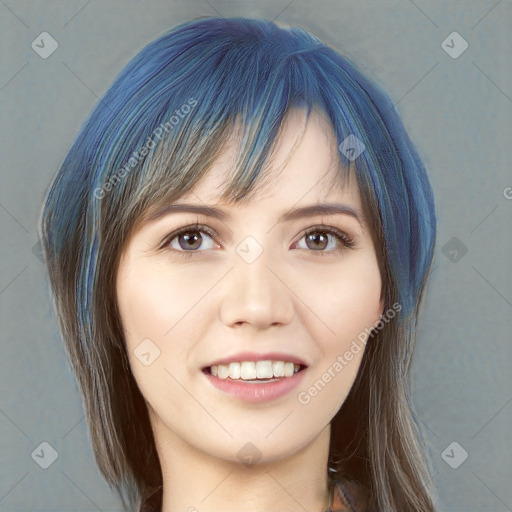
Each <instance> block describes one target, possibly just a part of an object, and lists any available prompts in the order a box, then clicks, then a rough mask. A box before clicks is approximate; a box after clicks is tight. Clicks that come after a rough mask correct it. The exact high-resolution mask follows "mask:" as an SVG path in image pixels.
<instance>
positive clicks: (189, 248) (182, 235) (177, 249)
mask: <svg viewBox="0 0 512 512" xmlns="http://www.w3.org/2000/svg"><path fill="white" fill-rule="evenodd" d="M214 236H215V235H214V233H213V232H211V231H210V230H209V229H208V228H207V227H206V226H202V225H200V224H195V225H193V226H186V227H184V228H181V229H179V230H177V231H175V232H174V233H171V234H170V235H169V236H168V237H166V239H165V240H164V242H163V243H162V245H161V248H162V249H165V250H168V251H171V252H173V253H176V254H179V255H180V256H193V255H194V253H200V252H203V250H207V249H213V248H214V247H215V243H214V241H213V238H214Z"/></svg>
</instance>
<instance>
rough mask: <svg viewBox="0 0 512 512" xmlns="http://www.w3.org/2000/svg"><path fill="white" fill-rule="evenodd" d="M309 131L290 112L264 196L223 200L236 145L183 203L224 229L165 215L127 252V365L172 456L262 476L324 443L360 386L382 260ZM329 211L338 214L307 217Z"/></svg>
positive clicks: (329, 151) (319, 122)
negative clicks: (249, 468)
mask: <svg viewBox="0 0 512 512" xmlns="http://www.w3.org/2000/svg"><path fill="white" fill-rule="evenodd" d="M304 123H305V116H304V114H303V113H302V111H298V110H295V111H291V112H290V114H289V116H288V118H287V120H286V122H285V124H284V126H283V131H282V135H281V136H280V138H279V140H278V145H277V147H276V149H275V152H274V154H273V158H272V159H271V160H272V163H271V164H270V165H271V168H270V171H274V172H270V173H269V176H270V179H271V180H272V182H271V186H270V187H268V188H267V190H266V191H265V194H261V195H259V196H258V197H257V198H255V199H254V200H251V202H248V203H247V204H244V205H243V206H240V205H232V204H224V203H221V202H220V201H219V197H220V193H219V190H220V186H221V185H222V184H223V183H224V181H225V179H226V176H227V173H228V172H229V170H230V167H231V165H232V164H233V159H234V145H229V146H228V147H226V149H225V151H224V153H223V154H222V156H221V157H220V158H219V159H218V161H217V162H216V164H215V165H214V167H213V168H212V169H211V171H210V172H209V173H208V174H207V175H206V176H205V178H204V179H203V181H202V182H201V183H200V184H199V185H197V186H196V188H195V189H194V190H193V192H191V193H190V194H188V195H186V196H183V197H182V198H181V199H180V200H179V201H177V202H175V203H173V205H176V204H178V203H179V204H180V205H198V206H200V207H204V206H208V207H211V208H215V209H216V210H218V211H219V212H222V214H219V215H217V216H211V215H208V214H207V213H197V212H194V213H191V212H187V211H184V210H183V209H182V210H180V209H178V208H176V207H175V208H174V209H172V208H168V209H164V210H158V211H155V212H154V217H153V219H152V220H149V221H147V222H145V223H143V224H142V225H141V226H140V227H138V228H137V231H136V232H135V233H133V235H132V236H131V238H130V241H129V243H128V244H127V246H126V248H125V250H124V252H123V255H122V258H121V261H120V266H119V269H118V273H117V299H118V305H119V310H120V314H121V320H122V323H123V328H124V333H125V339H126V348H127V351H128V355H129V360H130V365H131V368H132V371H133V374H134V376H135V379H136V381H137V383H138V386H139V388H140V390H141V392H142V394H143V396H144V397H145V400H146V403H147V405H148V410H149V413H150V418H151V422H152V426H153V429H154V431H155V433H156V436H157V438H158V439H165V442H166V443H167V444H168V445H169V446H171V447H172V446H178V445H183V444H186V445H187V446H189V447H192V448H193V449H199V450H201V451H202V452H203V453H207V454H209V455H211V456H214V457H220V458H222V459H225V460H230V461H234V462H237V461H240V460H242V458H241V457H243V455H244V451H243V449H244V448H243V447H245V449H246V450H249V451H250V450H254V451H255V453H256V451H257V454H258V457H261V461H272V460H276V459H280V458H283V457H286V456H288V455H292V454H294V453H295V452H297V451H299V450H300V449H301V448H304V447H305V446H307V445H308V444H310V443H312V442H313V441H314V440H315V439H317V438H319V436H320V435H321V434H325V432H326V431H328V429H329V424H330V421H331V419H332V418H333V416H334V415H335V414H336V412H337V411H338V409H339V408H340V407H341V405H342V404H343V402H344V400H345V398H346V396H347V394H348V392H349V390H350V388H351V386H352V384H353V382H354V379H355V377H356V374H357V371H358V368H359V365H360V362H361V359H362V356H363V352H364V341H365V340H366V337H367V334H365V333H367V332H368V331H369V329H370V328H371V327H372V326H373V325H374V324H375V323H376V322H377V321H378V319H379V317H380V314H381V313H382V303H381V300H380V296H381V277H380V274H379V267H378V261H377V257H376V251H375V248H374V245H373V242H372V238H371V234H370V232H369V228H368V226H367V224H366V222H365V219H364V217H363V212H362V203H361V198H360V195H359V190H358V187H357V183H356V180H355V179H354V177H353V176H352V177H351V178H350V179H349V180H348V181H347V182H346V183H345V184H344V185H343V186H342V185H340V184H338V185H337V186H332V178H333V173H336V172H340V171H339V169H338V167H337V166H338V163H337V153H336V151H337V148H336V140H335V138H334V134H333V132H332V129H331V128H330V126H329V124H328V123H327V121H326V120H325V119H324V117H323V116H322V115H320V114H319V113H316V112H313V113H312V114H311V116H310V118H309V120H308V122H307V124H306V126H305V131H304V132H302V129H303V127H304ZM300 136H302V138H300ZM295 143H297V145H295V146H294V144H295ZM233 144H234V142H233ZM319 204H331V205H337V206H339V209H338V210H337V211H336V213H334V214H327V213H325V212H323V213H322V212H321V213H318V212H316V213H314V212H313V214H311V212H312V210H309V212H310V214H309V215H308V214H307V212H308V211H307V210H305V211H303V212H302V213H301V212H300V209H302V208H304V207H312V206H318V205H319ZM168 206H172V205H168ZM197 224H198V225H197ZM182 228H186V229H184V230H183V229H182ZM180 230H181V231H180ZM178 231H180V233H178ZM297 370H298V371H297ZM247 443H252V445H247ZM248 446H250V448H247V447H248ZM241 449H242V451H241V452H240V450H241ZM249 455H251V454H250V453H249Z"/></svg>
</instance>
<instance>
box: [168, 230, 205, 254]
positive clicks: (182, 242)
mask: <svg viewBox="0 0 512 512" xmlns="http://www.w3.org/2000/svg"><path fill="white" fill-rule="evenodd" d="M174 238H175V239H177V240H178V244H179V246H180V247H181V248H182V249H183V250H184V251H189V250H194V249H199V247H200V246H201V244H202V242H203V237H202V236H201V234H200V231H186V232H184V233H180V234H179V235H176V236H175V237H174Z"/></svg>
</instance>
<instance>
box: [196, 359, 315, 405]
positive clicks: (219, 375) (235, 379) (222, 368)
mask: <svg viewBox="0 0 512 512" xmlns="http://www.w3.org/2000/svg"><path fill="white" fill-rule="evenodd" d="M240 356H241V355H239V356H238V357H236V356H235V357H236V359H239V360H236V359H235V358H230V359H229V360H227V359H224V360H221V361H216V362H215V363H214V364H212V365H210V366H205V367H204V368H202V372H203V374H204V375H205V377H206V378H207V380H208V381H209V383H210V384H211V385H212V386H213V387H214V388H216V389H217V390H219V391H221V392H222V393H223V394H225V395H228V396H230V397H231V398H234V399H236V400H241V401H244V402H253V403H263V402H272V401H274V400H277V399H278V398H281V397H284V396H286V395H288V394H290V393H291V392H292V390H294V389H295V388H296V387H297V386H298V385H299V384H300V382H301V381H302V380H303V378H304V375H305V374H306V370H307V368H308V367H307V365H306V364H304V362H303V361H301V360H299V359H296V358H293V357H292V356H286V355H284V354H272V355H271V354H267V355H266V356H263V357H264V359H260V357H262V356H255V355H250V354H245V357H240ZM248 359H252V360H248ZM290 359H294V360H293V361H290Z"/></svg>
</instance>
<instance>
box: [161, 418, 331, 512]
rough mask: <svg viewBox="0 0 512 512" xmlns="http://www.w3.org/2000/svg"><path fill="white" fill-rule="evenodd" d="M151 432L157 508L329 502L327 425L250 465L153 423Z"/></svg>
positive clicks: (320, 505) (203, 511)
mask: <svg viewBox="0 0 512 512" xmlns="http://www.w3.org/2000/svg"><path fill="white" fill-rule="evenodd" d="M160 427H161V425H160ZM154 433H155V441H156V445H157V450H158V454H159V458H160V465H161V468H162V476H163V505H162V512H178V511H187V512H214V511H219V510H226V511H230V510H236V511H238V512H241V511H243V512H261V511H262V510H265V512H296V511H297V510H302V511H305V512H321V511H322V512H323V511H325V510H327V508H328V502H329V489H328V478H327V461H328V455H329V439H330V428H329V426H327V427H326V428H325V429H324V430H323V431H322V432H321V433H320V434H319V435H318V436H317V437H316V438H314V439H313V440H312V441H311V442H309V443H308V444H306V445H305V446H304V447H302V448H300V449H299V450H297V451H296V452H294V453H293V454H291V455H289V456H287V457H285V458H282V459H280V460H277V461H269V460H265V461H264V462H258V463H256V464H253V465H250V466H247V465H245V464H242V463H240V462H238V461H237V462H234V461H231V460H226V459H222V458H219V457H215V456H212V455H210V454H208V453H205V452H204V451H201V450H199V449H197V448H196V447H193V446H190V445H189V444H187V443H186V442H185V441H184V440H183V439H181V438H179V437H177V436H175V435H174V434H173V433H172V432H170V431H169V430H168V429H163V428H158V427H157V428H154ZM262 460H263V459H262Z"/></svg>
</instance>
